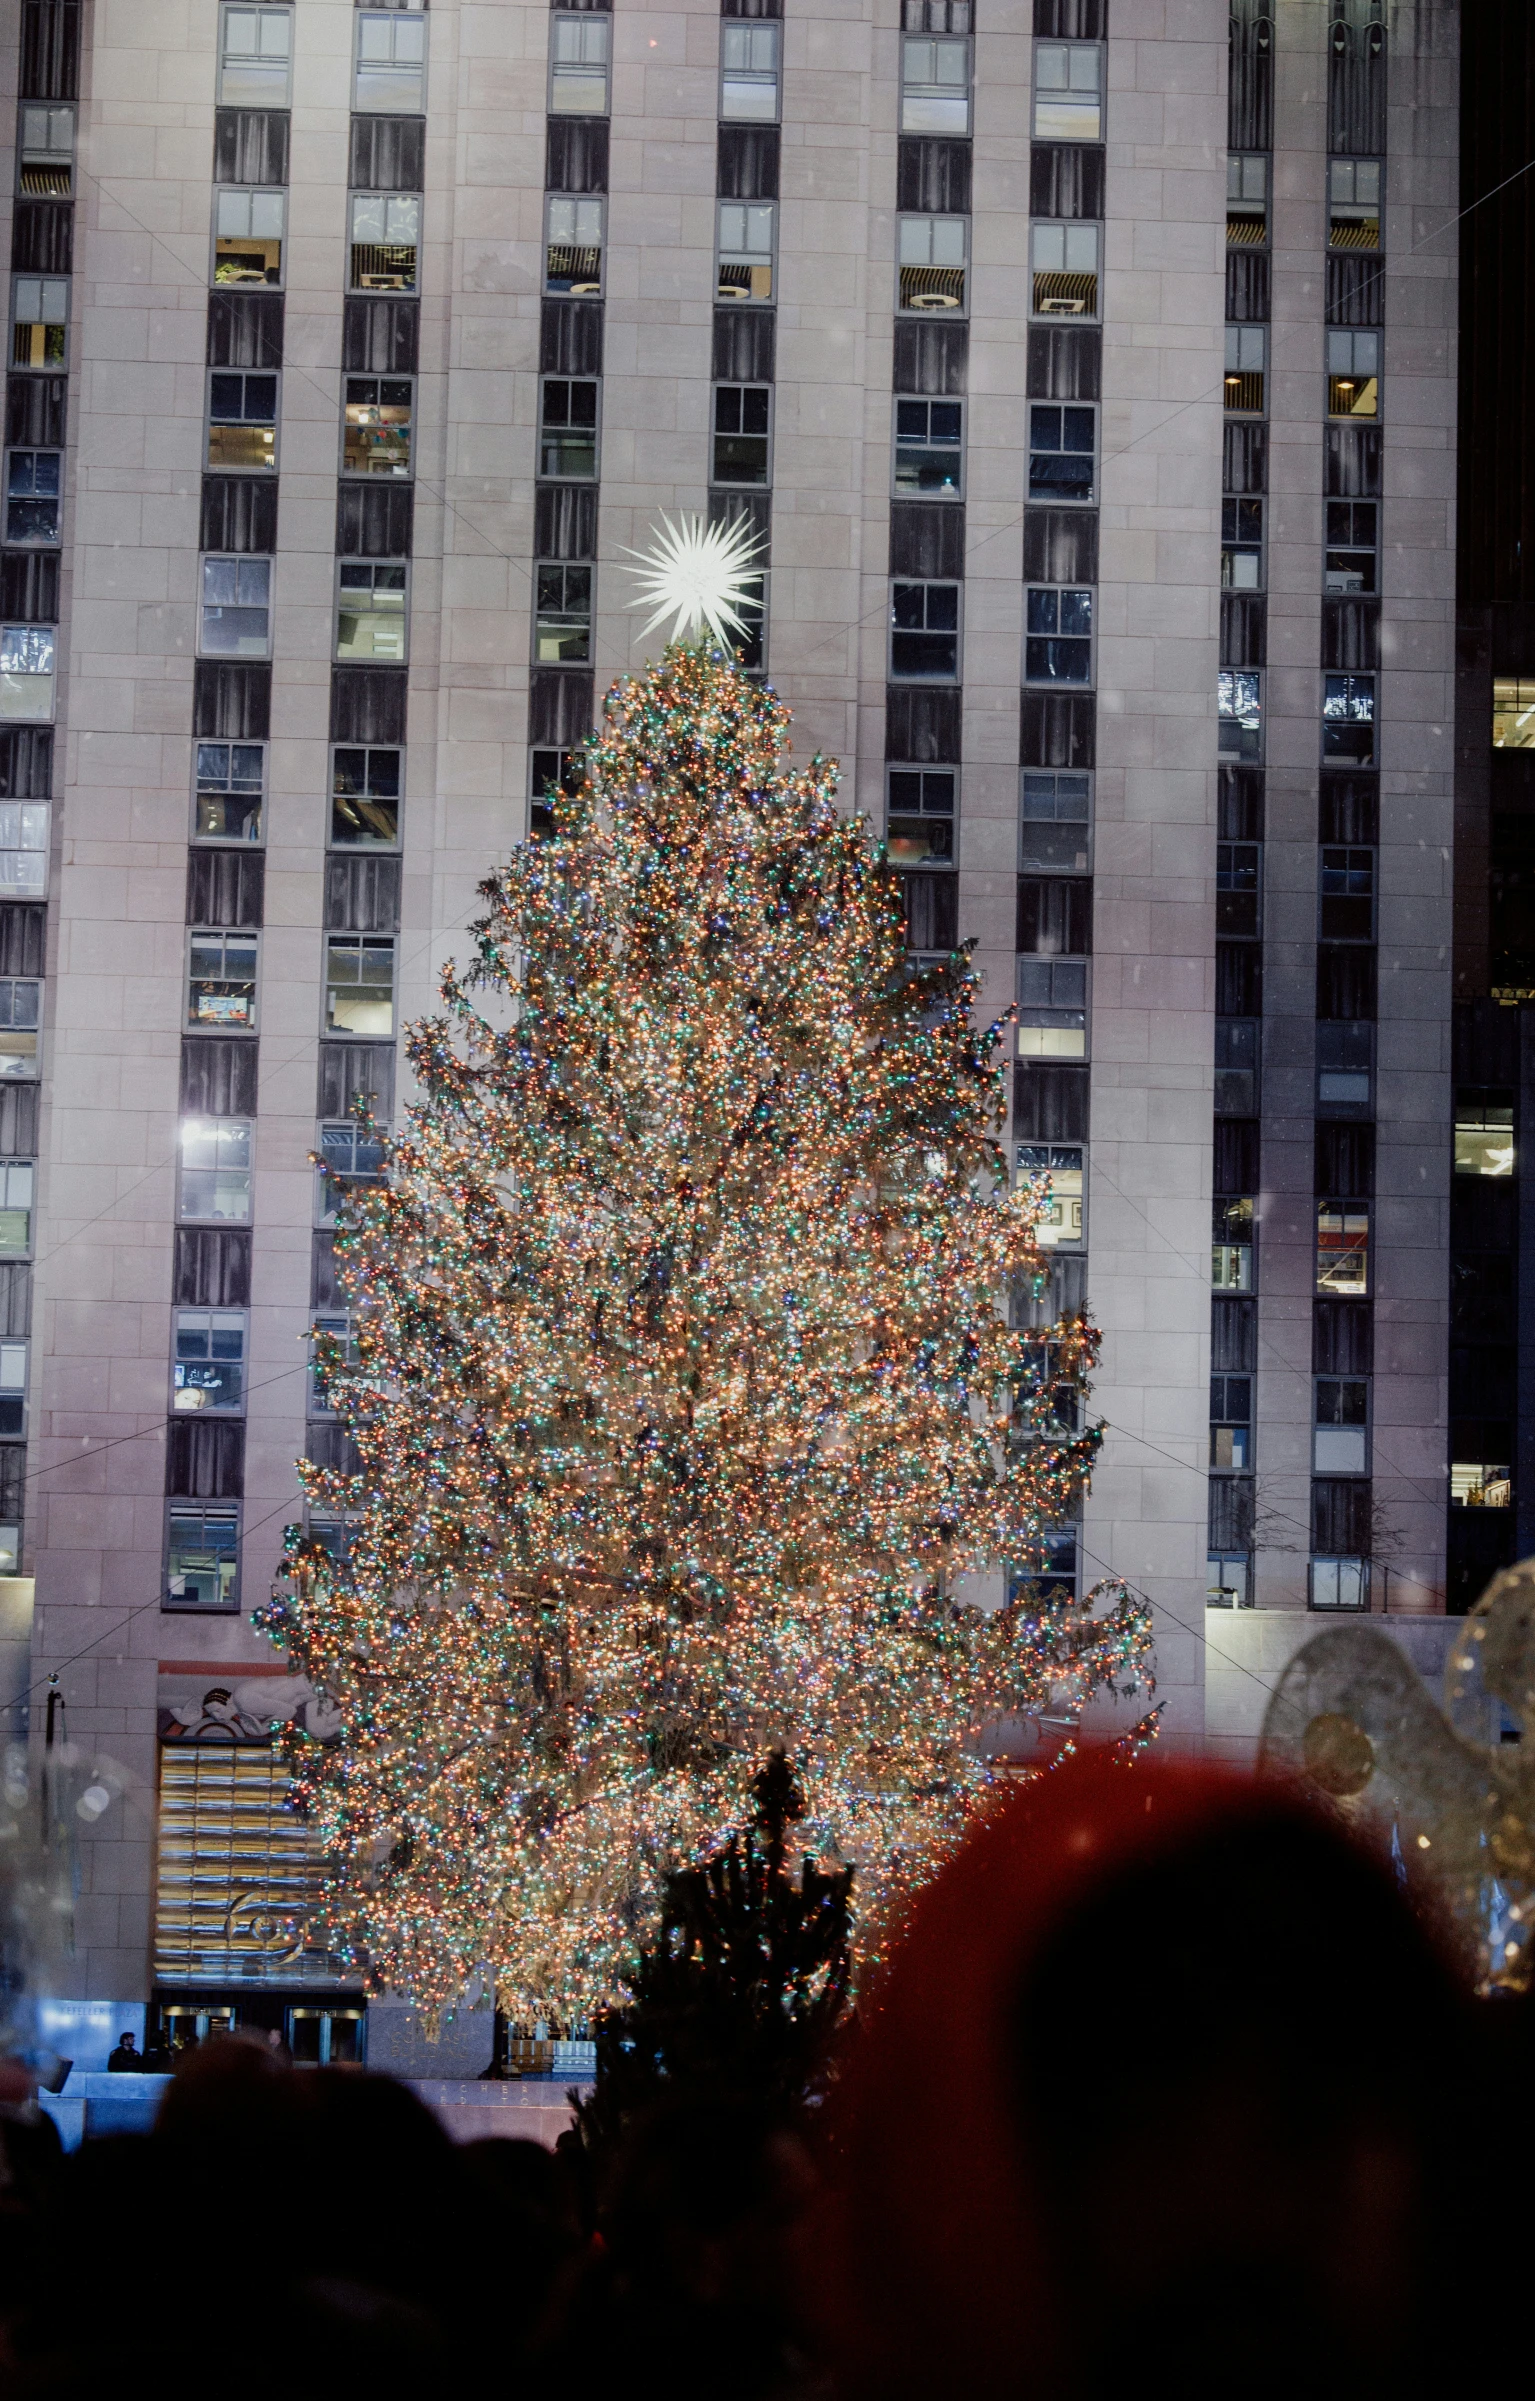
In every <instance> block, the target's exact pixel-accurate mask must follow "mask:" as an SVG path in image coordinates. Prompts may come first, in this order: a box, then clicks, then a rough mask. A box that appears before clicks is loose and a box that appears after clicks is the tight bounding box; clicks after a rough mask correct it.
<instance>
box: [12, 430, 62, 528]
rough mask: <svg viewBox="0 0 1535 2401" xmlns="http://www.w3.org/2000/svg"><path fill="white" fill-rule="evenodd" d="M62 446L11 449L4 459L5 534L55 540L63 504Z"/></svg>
mask: <svg viewBox="0 0 1535 2401" xmlns="http://www.w3.org/2000/svg"><path fill="white" fill-rule="evenodd" d="M63 486H64V454H63V452H62V451H61V450H13V451H12V452H11V453H10V456H9V457H8V458H7V460H6V463H5V538H6V540H7V542H9V543H13V544H14V543H26V542H33V543H43V542H46V543H50V544H51V543H56V542H57V541H58V539H59V518H60V512H61V510H62V507H63V500H62V493H63Z"/></svg>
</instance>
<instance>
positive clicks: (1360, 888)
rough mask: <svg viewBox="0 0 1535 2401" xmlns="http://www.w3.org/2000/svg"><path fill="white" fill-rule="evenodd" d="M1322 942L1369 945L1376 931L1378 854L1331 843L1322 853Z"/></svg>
mask: <svg viewBox="0 0 1535 2401" xmlns="http://www.w3.org/2000/svg"><path fill="white" fill-rule="evenodd" d="M1321 885H1322V939H1323V940H1324V941H1325V942H1368V941H1370V940H1371V938H1372V937H1373V935H1374V932H1375V853H1374V851H1373V850H1358V849H1353V848H1349V849H1344V848H1342V847H1341V846H1336V845H1334V844H1331V843H1329V844H1328V845H1327V846H1326V847H1325V848H1324V850H1323V852H1322V873H1321Z"/></svg>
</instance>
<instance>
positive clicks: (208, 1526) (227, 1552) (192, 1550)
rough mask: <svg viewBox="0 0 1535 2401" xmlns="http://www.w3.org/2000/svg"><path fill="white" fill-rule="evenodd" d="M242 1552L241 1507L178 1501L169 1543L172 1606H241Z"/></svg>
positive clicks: (229, 1608) (169, 1604)
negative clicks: (240, 1559)
mask: <svg viewBox="0 0 1535 2401" xmlns="http://www.w3.org/2000/svg"><path fill="white" fill-rule="evenodd" d="M239 1550H240V1519H239V1513H238V1511H236V1510H234V1509H230V1508H222V1509H199V1508H197V1507H196V1506H191V1507H188V1506H186V1505H184V1504H182V1503H180V1502H173V1503H172V1504H171V1508H170V1511H169V1524H168V1526H167V1530H166V1544H165V1606H166V1608H167V1609H187V1610H193V1609H197V1610H203V1611H207V1612H213V1611H222V1612H224V1613H225V1614H229V1613H232V1612H233V1611H234V1610H235V1609H236V1608H237V1606H238V1604H239V1588H240V1587H239Z"/></svg>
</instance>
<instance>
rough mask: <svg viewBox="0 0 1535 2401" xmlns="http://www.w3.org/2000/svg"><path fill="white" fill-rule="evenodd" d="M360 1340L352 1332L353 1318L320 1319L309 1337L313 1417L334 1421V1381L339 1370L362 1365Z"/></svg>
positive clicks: (310, 1409) (311, 1329)
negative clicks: (358, 1341)
mask: <svg viewBox="0 0 1535 2401" xmlns="http://www.w3.org/2000/svg"><path fill="white" fill-rule="evenodd" d="M358 1356H359V1353H358V1347H357V1337H356V1335H355V1334H354V1333H353V1332H352V1321H351V1318H350V1317H349V1316H346V1315H344V1314H338V1315H334V1316H330V1315H327V1316H324V1317H317V1318H316V1319H315V1321H314V1324H313V1325H312V1327H311V1328H310V1335H309V1415H310V1416H311V1417H334V1416H335V1414H336V1402H335V1394H334V1390H333V1385H332V1379H333V1377H334V1376H335V1375H336V1373H337V1371H338V1370H344V1369H346V1368H348V1367H355V1366H356V1365H357V1361H358Z"/></svg>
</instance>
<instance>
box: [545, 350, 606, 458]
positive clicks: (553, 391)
mask: <svg viewBox="0 0 1535 2401" xmlns="http://www.w3.org/2000/svg"><path fill="white" fill-rule="evenodd" d="M597 390H598V387H597V384H596V381H595V379H593V380H591V381H585V380H583V381H581V382H573V381H571V380H570V379H568V378H567V377H565V376H563V375H546V376H545V378H544V384H543V393H542V404H541V413H540V419H539V437H538V472H539V474H540V475H545V476H553V477H558V478H560V479H561V480H562V481H569V480H572V479H574V478H577V477H579V478H580V479H581V480H582V481H586V480H589V479H590V478H591V477H592V476H594V475H595V474H596V472H597Z"/></svg>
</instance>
